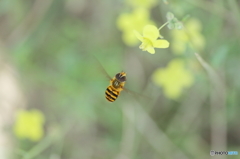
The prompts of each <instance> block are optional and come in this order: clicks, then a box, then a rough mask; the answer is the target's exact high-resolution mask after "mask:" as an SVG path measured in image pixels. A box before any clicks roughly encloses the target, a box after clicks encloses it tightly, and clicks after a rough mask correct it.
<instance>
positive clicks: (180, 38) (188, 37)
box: [171, 18, 205, 54]
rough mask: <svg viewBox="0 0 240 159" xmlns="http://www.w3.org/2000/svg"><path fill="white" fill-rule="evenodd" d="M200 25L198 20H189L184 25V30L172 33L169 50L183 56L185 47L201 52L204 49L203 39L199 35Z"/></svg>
mask: <svg viewBox="0 0 240 159" xmlns="http://www.w3.org/2000/svg"><path fill="white" fill-rule="evenodd" d="M201 30H202V25H201V22H200V21H199V20H198V19H194V18H191V19H190V20H188V21H187V22H186V24H185V29H184V30H173V31H172V37H173V40H172V44H171V46H172V47H171V48H172V50H173V52H174V53H175V54H183V53H184V52H185V51H186V49H187V46H188V45H189V46H190V47H192V48H195V49H197V51H201V50H202V49H203V48H204V47H205V38H204V36H203V35H202V34H201Z"/></svg>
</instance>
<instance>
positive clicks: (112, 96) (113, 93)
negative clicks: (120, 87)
mask: <svg viewBox="0 0 240 159" xmlns="http://www.w3.org/2000/svg"><path fill="white" fill-rule="evenodd" d="M118 95H119V91H117V90H116V88H114V87H113V86H112V85H110V86H108V87H107V89H106V91H105V97H106V99H107V100H108V101H109V102H114V101H115V100H116V99H117V97H118Z"/></svg>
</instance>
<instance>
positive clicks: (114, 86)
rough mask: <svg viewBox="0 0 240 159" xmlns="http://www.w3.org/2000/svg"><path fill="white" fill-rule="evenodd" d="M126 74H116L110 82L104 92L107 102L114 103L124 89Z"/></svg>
mask: <svg viewBox="0 0 240 159" xmlns="http://www.w3.org/2000/svg"><path fill="white" fill-rule="evenodd" d="M126 80H127V79H126V73H125V72H123V71H122V72H120V73H117V74H116V75H115V76H114V77H113V78H112V79H111V80H110V84H109V86H108V87H107V89H106V91H105V97H106V99H107V100H108V101H109V102H114V101H115V100H116V99H117V97H118V96H119V95H120V92H121V91H122V90H123V89H124V85H125V82H126Z"/></svg>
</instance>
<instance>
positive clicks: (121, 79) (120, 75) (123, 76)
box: [115, 72, 127, 82]
mask: <svg viewBox="0 0 240 159" xmlns="http://www.w3.org/2000/svg"><path fill="white" fill-rule="evenodd" d="M115 77H116V79H117V80H118V81H119V82H125V81H126V80H127V79H126V73H125V72H120V73H118V74H116V76H115Z"/></svg>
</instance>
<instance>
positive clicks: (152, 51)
mask: <svg viewBox="0 0 240 159" xmlns="http://www.w3.org/2000/svg"><path fill="white" fill-rule="evenodd" d="M147 52H149V53H150V54H155V50H154V48H153V47H148V48H147Z"/></svg>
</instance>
